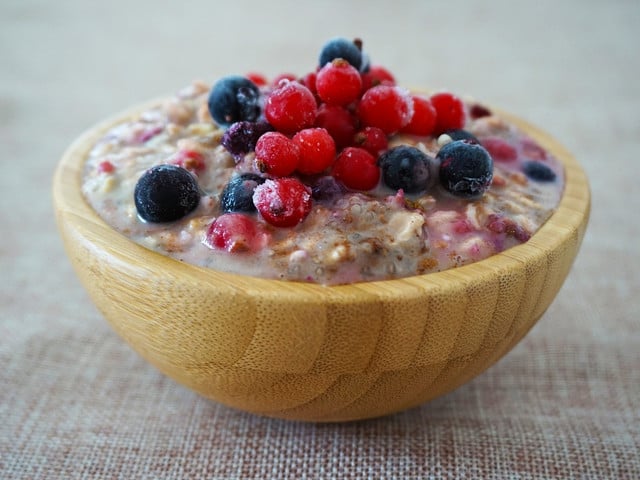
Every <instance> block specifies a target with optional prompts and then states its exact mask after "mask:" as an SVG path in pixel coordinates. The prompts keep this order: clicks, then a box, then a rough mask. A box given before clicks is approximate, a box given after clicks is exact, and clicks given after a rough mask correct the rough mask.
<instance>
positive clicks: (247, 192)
mask: <svg viewBox="0 0 640 480" xmlns="http://www.w3.org/2000/svg"><path fill="white" fill-rule="evenodd" d="M264 180H265V179H264V178H262V177H261V176H260V175H256V174H255V173H243V174H241V175H237V176H234V177H232V178H231V180H229V183H227V185H226V186H225V187H224V190H223V191H222V195H220V207H221V208H222V211H223V212H225V213H226V212H255V211H256V207H255V205H254V204H253V191H254V190H255V189H256V187H257V186H258V185H261V184H263V183H264Z"/></svg>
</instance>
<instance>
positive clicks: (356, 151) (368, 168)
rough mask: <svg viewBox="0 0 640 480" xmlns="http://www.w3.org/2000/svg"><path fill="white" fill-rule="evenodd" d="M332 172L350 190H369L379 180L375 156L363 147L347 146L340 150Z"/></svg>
mask: <svg viewBox="0 0 640 480" xmlns="http://www.w3.org/2000/svg"><path fill="white" fill-rule="evenodd" d="M332 173H333V176H334V177H335V178H336V180H339V181H340V182H342V184H343V185H344V186H345V187H347V188H350V189H352V190H371V189H372V188H375V187H376V185H378V180H380V169H379V168H378V166H377V165H376V159H375V157H374V156H373V155H371V154H370V153H369V152H368V151H366V150H365V149H363V148H356V147H347V148H345V149H344V150H343V151H342V152H340V155H338V158H337V159H336V163H335V165H334V166H333V172H332Z"/></svg>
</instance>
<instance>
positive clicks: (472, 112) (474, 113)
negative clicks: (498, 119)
mask: <svg viewBox="0 0 640 480" xmlns="http://www.w3.org/2000/svg"><path fill="white" fill-rule="evenodd" d="M469 116H470V117H471V118H473V119H474V120H475V119H477V118H482V117H489V116H491V110H489V109H488V108H487V107H485V106H484V105H480V104H479V103H475V104H473V105H471V107H470V108H469Z"/></svg>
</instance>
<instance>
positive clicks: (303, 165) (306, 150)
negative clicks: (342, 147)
mask: <svg viewBox="0 0 640 480" xmlns="http://www.w3.org/2000/svg"><path fill="white" fill-rule="evenodd" d="M293 141H294V142H295V143H296V144H297V145H298V146H299V147H300V163H299V164H298V171H299V172H300V173H302V174H304V175H313V174H316V173H320V172H323V171H324V170H326V169H327V168H328V167H330V166H331V164H333V161H334V160H335V158H336V144H335V142H334V141H333V138H332V137H331V135H329V132H327V131H326V130H325V129H324V128H306V129H304V130H300V131H299V132H298V133H296V134H295V135H294V137H293Z"/></svg>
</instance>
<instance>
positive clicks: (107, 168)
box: [98, 160, 116, 173]
mask: <svg viewBox="0 0 640 480" xmlns="http://www.w3.org/2000/svg"><path fill="white" fill-rule="evenodd" d="M115 169H116V167H114V166H113V163H111V162H110V161H109V160H104V161H103V162H100V164H99V165H98V172H100V173H113V172H114V170H115Z"/></svg>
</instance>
